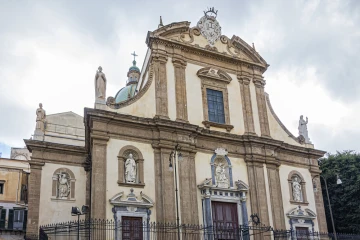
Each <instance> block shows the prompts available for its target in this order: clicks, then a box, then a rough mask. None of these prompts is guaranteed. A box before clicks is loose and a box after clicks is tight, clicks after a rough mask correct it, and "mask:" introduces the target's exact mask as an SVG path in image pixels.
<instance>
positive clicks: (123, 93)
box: [115, 84, 136, 103]
mask: <svg viewBox="0 0 360 240" xmlns="http://www.w3.org/2000/svg"><path fill="white" fill-rule="evenodd" d="M135 90H136V84H131V85H128V86H126V87H124V88H122V89H120V91H118V92H117V94H116V95H115V103H120V102H123V101H126V100H128V99H129V98H131V97H133V96H134V95H135Z"/></svg>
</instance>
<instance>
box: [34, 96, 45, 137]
mask: <svg viewBox="0 0 360 240" xmlns="http://www.w3.org/2000/svg"><path fill="white" fill-rule="evenodd" d="M45 118H46V113H45V110H44V109H43V108H42V103H39V108H38V109H36V130H40V131H42V132H44V131H45Z"/></svg>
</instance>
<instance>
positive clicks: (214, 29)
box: [197, 8, 221, 46]
mask: <svg viewBox="0 0 360 240" xmlns="http://www.w3.org/2000/svg"><path fill="white" fill-rule="evenodd" d="M204 14H205V15H204V16H203V17H202V18H200V20H199V22H198V23H197V27H198V28H199V29H200V32H201V35H203V36H204V37H205V38H206V40H207V41H208V42H209V44H210V46H214V44H215V42H216V41H217V40H218V39H219V38H220V36H221V27H220V25H219V22H218V21H217V20H216V16H217V11H215V9H214V8H210V9H208V10H207V11H204Z"/></svg>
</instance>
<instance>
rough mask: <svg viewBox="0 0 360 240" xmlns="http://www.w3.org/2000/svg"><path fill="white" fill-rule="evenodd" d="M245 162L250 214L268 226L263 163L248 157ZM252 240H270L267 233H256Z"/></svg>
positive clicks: (260, 160)
mask: <svg viewBox="0 0 360 240" xmlns="http://www.w3.org/2000/svg"><path fill="white" fill-rule="evenodd" d="M245 160H246V165H247V169H248V177H249V190H250V202H251V211H252V213H257V214H258V215H259V217H260V221H261V223H262V224H264V225H265V226H269V225H270V221H269V212H268V205H267V196H266V183H265V174H264V166H263V163H264V161H263V160H262V159H256V158H255V157H254V156H252V157H248V158H246V159H245ZM254 239H255V240H260V239H261V240H263V239H269V240H270V239H271V237H270V236H268V233H266V234H263V233H261V232H257V234H254Z"/></svg>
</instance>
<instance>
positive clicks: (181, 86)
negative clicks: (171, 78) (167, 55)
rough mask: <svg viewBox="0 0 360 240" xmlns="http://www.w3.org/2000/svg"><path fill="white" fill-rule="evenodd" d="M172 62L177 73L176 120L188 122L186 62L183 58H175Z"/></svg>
mask: <svg viewBox="0 0 360 240" xmlns="http://www.w3.org/2000/svg"><path fill="white" fill-rule="evenodd" d="M172 62H173V65H174V72H175V94H176V120H177V121H184V122H188V112H187V97H186V79H185V68H186V61H185V60H184V59H183V58H182V57H181V56H180V57H175V56H174V57H173V58H172Z"/></svg>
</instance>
